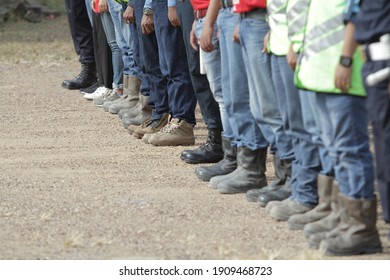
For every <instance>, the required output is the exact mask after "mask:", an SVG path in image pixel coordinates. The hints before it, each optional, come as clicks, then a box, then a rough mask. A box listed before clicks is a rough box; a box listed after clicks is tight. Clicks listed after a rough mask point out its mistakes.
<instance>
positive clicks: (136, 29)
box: [129, 9, 153, 105]
mask: <svg viewBox="0 0 390 280" xmlns="http://www.w3.org/2000/svg"><path fill="white" fill-rule="evenodd" d="M134 13H135V9H134ZM140 21H141V20H139V22H140ZM139 22H137V20H135V21H134V23H132V24H129V26H130V33H131V40H130V46H131V48H132V50H133V58H134V64H135V66H136V68H137V69H138V70H137V72H138V77H139V78H140V79H141V87H140V92H141V94H142V95H144V96H149V94H150V91H151V87H150V80H149V76H148V75H147V74H146V72H145V63H144V61H143V59H141V49H140V47H139V46H140V43H139V41H140V40H141V34H142V33H140V32H141V27H140V25H139ZM149 101H150V100H149ZM152 104H153V103H151V105H152Z"/></svg>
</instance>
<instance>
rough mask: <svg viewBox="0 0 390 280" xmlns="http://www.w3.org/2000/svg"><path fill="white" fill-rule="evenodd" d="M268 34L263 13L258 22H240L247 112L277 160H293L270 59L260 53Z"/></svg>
mask: <svg viewBox="0 0 390 280" xmlns="http://www.w3.org/2000/svg"><path fill="white" fill-rule="evenodd" d="M268 31H269V26H268V24H267V22H266V21H265V11H264V15H263V16H259V18H258V19H253V18H243V19H241V21H240V25H239V37H240V42H241V46H242V51H243V57H244V62H245V66H246V70H247V75H248V80H249V91H250V100H251V111H252V114H253V116H254V118H255V119H256V121H257V122H258V124H259V125H260V129H261V131H262V132H263V135H264V137H265V138H266V139H267V141H268V142H269V143H270V144H271V145H273V143H275V146H276V149H277V151H278V154H279V156H280V158H281V159H293V158H294V153H293V152H292V148H291V147H292V146H291V145H292V144H291V137H289V136H288V135H286V133H285V131H284V127H283V121H282V117H281V115H280V112H279V108H278V103H277V100H276V94H275V89H274V86H273V83H272V76H271V61H270V57H269V55H267V54H264V53H262V52H261V50H262V48H263V43H264V36H265V35H266V34H267V32H268Z"/></svg>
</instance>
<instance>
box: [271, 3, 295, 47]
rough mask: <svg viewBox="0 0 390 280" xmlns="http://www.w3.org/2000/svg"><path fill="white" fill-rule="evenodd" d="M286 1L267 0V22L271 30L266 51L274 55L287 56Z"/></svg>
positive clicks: (288, 44)
mask: <svg viewBox="0 0 390 280" xmlns="http://www.w3.org/2000/svg"><path fill="white" fill-rule="evenodd" d="M287 1H288V0H269V1H268V2H267V11H268V20H269V26H270V29H271V32H270V38H269V44H268V51H269V52H271V53H273V54H275V55H287V52H288V49H289V46H290V41H289V39H288V30H287V15H286V6H287Z"/></svg>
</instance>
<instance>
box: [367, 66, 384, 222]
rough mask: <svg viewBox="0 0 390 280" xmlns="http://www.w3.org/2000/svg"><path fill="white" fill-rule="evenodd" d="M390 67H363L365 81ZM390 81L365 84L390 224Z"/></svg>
mask: <svg viewBox="0 0 390 280" xmlns="http://www.w3.org/2000/svg"><path fill="white" fill-rule="evenodd" d="M385 67H390V60H387V61H371V60H370V59H368V60H367V62H366V63H365V64H364V66H363V78H364V81H365V79H366V77H367V76H368V75H369V74H370V73H375V72H377V71H378V70H380V69H383V68H385ZM388 84H389V79H386V80H384V81H382V82H380V83H378V84H377V85H375V86H368V85H367V84H365V87H366V91H367V111H368V116H369V119H370V121H371V123H372V127H373V129H374V144H375V163H376V177H377V180H378V188H379V194H380V199H381V203H382V209H383V218H384V220H385V222H386V223H390V97H389V93H388V88H387V87H388Z"/></svg>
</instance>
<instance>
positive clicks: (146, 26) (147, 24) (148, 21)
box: [141, 15, 154, 34]
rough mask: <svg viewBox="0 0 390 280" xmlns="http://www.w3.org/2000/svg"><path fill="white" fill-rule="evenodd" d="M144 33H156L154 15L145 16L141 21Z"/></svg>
mask: <svg viewBox="0 0 390 280" xmlns="http://www.w3.org/2000/svg"><path fill="white" fill-rule="evenodd" d="M141 29H142V33H144V34H150V33H152V32H153V31H154V20H153V15H143V16H142V20H141Z"/></svg>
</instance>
